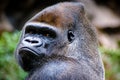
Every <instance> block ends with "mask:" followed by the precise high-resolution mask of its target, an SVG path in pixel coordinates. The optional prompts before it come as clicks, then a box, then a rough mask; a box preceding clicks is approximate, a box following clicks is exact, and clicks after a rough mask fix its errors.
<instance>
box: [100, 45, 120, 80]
mask: <svg viewBox="0 0 120 80" xmlns="http://www.w3.org/2000/svg"><path fill="white" fill-rule="evenodd" d="M100 50H101V52H102V53H103V54H102V58H103V62H104V66H105V72H106V73H105V74H106V75H105V76H106V79H105V80H120V50H119V49H116V50H108V49H105V48H103V47H102V48H100Z"/></svg>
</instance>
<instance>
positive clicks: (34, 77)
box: [15, 2, 104, 80]
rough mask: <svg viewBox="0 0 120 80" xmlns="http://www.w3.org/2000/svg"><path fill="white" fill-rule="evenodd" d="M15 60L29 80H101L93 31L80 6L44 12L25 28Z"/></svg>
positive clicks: (66, 5) (61, 6)
mask: <svg viewBox="0 0 120 80" xmlns="http://www.w3.org/2000/svg"><path fill="white" fill-rule="evenodd" d="M15 54H16V58H17V60H18V63H19V64H20V66H21V67H22V68H23V69H24V70H25V71H27V72H29V76H28V77H27V79H28V80H103V79H104V76H103V75H104V72H103V67H102V63H101V59H100V56H99V54H98V50H97V40H96V36H95V33H94V29H93V28H92V26H91V25H90V24H89V23H88V21H87V19H86V17H85V12H84V6H83V5H82V4H81V3H72V2H65V3H59V4H56V5H53V6H51V7H48V8H46V9H44V10H43V11H41V12H39V13H38V14H36V15H35V16H34V17H33V18H31V19H30V20H29V21H28V22H27V23H26V24H25V26H24V28H23V30H22V35H21V39H20V42H19V44H18V47H17V49H16V52H15Z"/></svg>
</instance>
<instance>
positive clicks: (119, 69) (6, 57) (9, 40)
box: [0, 32, 120, 80]
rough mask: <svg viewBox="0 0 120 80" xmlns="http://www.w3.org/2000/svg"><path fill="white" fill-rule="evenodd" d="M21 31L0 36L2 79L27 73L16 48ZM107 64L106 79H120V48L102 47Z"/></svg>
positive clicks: (21, 77) (10, 79) (12, 79)
mask: <svg viewBox="0 0 120 80" xmlns="http://www.w3.org/2000/svg"><path fill="white" fill-rule="evenodd" d="M19 34H20V32H14V33H8V32H5V33H3V34H2V35H1V36H0V80H24V78H25V76H26V73H25V72H24V71H23V70H22V69H21V68H20V67H19V66H18V64H17V62H16V60H15V56H14V54H13V53H14V49H15V47H16V45H17V42H18V37H19V36H20V35H19ZM100 51H101V52H102V58H103V61H104V65H105V71H106V80H120V77H119V76H120V59H119V58H120V50H108V49H105V48H103V47H100Z"/></svg>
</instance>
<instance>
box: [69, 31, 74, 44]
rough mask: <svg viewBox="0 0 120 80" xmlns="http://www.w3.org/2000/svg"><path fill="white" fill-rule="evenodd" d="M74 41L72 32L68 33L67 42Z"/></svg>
mask: <svg viewBox="0 0 120 80" xmlns="http://www.w3.org/2000/svg"><path fill="white" fill-rule="evenodd" d="M74 39H75V36H74V33H73V31H72V30H69V31H68V40H69V42H73V40H74Z"/></svg>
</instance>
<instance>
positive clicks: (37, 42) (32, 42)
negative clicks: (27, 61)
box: [31, 41, 39, 44]
mask: <svg viewBox="0 0 120 80" xmlns="http://www.w3.org/2000/svg"><path fill="white" fill-rule="evenodd" d="M31 43H33V44H34V43H39V41H31Z"/></svg>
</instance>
